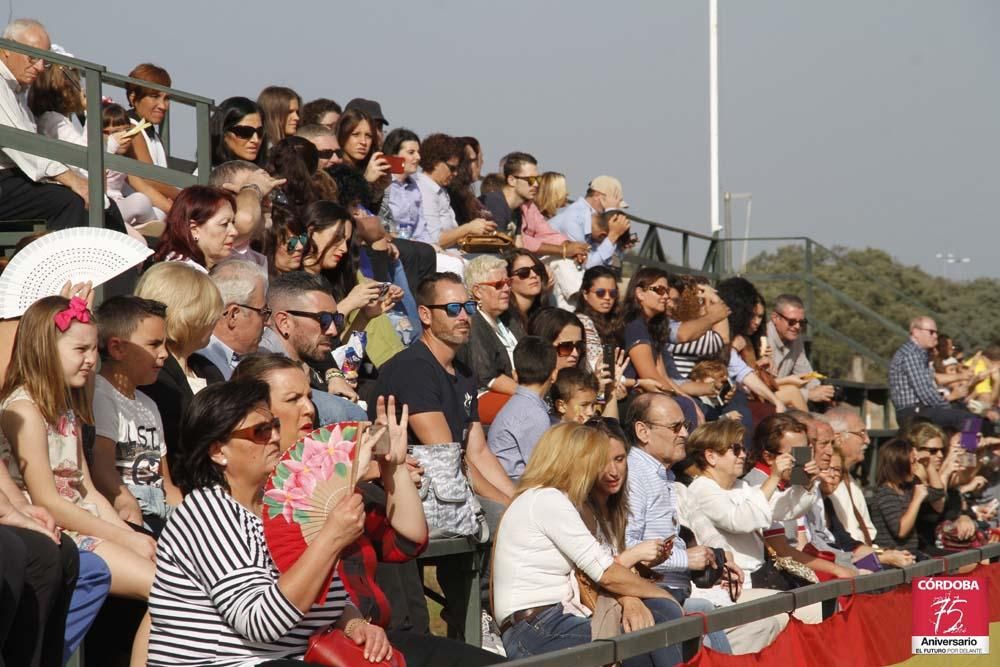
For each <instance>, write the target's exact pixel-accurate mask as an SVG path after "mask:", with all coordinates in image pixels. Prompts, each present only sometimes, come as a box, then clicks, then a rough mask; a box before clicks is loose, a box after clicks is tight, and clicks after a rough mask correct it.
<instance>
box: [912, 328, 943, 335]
mask: <svg viewBox="0 0 1000 667" xmlns="http://www.w3.org/2000/svg"><path fill="white" fill-rule="evenodd" d="M913 328H914V329H920V330H921V331H926V332H927V333H929V334H930V335H932V336H937V335H938V331H937V329H925V328H924V327H913Z"/></svg>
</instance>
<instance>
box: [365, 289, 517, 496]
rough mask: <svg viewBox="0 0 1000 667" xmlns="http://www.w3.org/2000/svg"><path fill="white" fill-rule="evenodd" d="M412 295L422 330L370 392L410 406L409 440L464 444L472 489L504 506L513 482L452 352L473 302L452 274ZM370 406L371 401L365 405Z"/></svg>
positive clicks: (466, 373) (465, 336)
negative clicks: (492, 445) (492, 448)
mask: <svg viewBox="0 0 1000 667" xmlns="http://www.w3.org/2000/svg"><path fill="white" fill-rule="evenodd" d="M416 298H417V305H418V308H417V309H418V311H419V313H420V321H421V323H422V324H423V325H424V333H423V335H422V336H421V337H420V339H419V340H417V341H415V342H414V343H413V344H412V345H410V347H408V348H407V349H405V350H403V351H402V352H400V353H399V354H397V355H396V356H395V357H393V358H392V359H390V360H389V361H388V362H387V363H386V364H385V365H384V366H382V368H381V369H380V370H379V377H378V381H377V383H376V385H375V395H376V396H395V397H396V405H398V406H400V407H402V405H403V404H404V403H405V404H406V405H407V406H409V410H410V442H412V443H420V444H424V445H430V444H439V443H444V442H459V443H463V444H464V445H465V458H466V462H467V463H468V469H469V475H470V481H471V482H472V485H473V488H474V489H475V490H476V493H477V494H478V495H480V496H482V497H485V498H487V499H489V500H492V501H494V502H496V503H500V504H501V505H507V504H508V503H509V502H510V500H511V498H512V497H513V495H514V483H513V482H511V481H510V478H509V477H507V474H506V473H505V472H504V470H503V467H502V466H501V465H500V462H499V461H497V458H496V456H495V455H494V454H493V452H492V451H490V449H489V447H488V446H487V444H486V435H485V433H484V432H483V427H482V425H481V424H480V423H479V406H478V402H477V400H476V386H477V385H476V377H475V375H474V374H473V373H472V371H471V370H470V369H469V368H468V367H467V366H465V365H464V364H462V363H461V362H460V361H457V360H456V359H455V350H457V349H458V347H459V346H461V345H462V344H464V343H465V342H467V341H468V340H469V331H470V318H471V315H470V314H469V312H468V311H467V310H465V309H464V306H465V304H472V305H471V306H469V310H471V311H472V312H473V313H474V312H475V302H474V301H471V300H470V299H469V294H468V292H466V290H465V286H464V285H463V284H462V280H461V279H460V278H459V277H458V276H457V275H455V274H454V273H435V274H433V275H431V276H430V277H429V278H427V279H426V280H424V281H423V282H421V283H420V286H419V287H418V288H417V293H416ZM456 311H457V312H456ZM452 313H455V314H452ZM374 406H375V401H372V402H371V403H370V404H369V407H370V409H371V410H374ZM372 416H373V417H374V414H373V415H372ZM488 514H489V512H488Z"/></svg>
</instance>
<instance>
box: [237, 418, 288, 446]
mask: <svg viewBox="0 0 1000 667" xmlns="http://www.w3.org/2000/svg"><path fill="white" fill-rule="evenodd" d="M280 430H281V420H280V419H278V418H277V417H271V419H269V420H268V421H263V422H261V423H259V424H254V425H253V426H247V427H246V428H241V429H237V430H235V431H233V432H232V433H230V434H229V438H230V439H232V438H241V439H243V440H249V441H251V442H253V443H255V444H258V445H266V444H267V443H269V442H271V434H272V433H274V432H275V431H280Z"/></svg>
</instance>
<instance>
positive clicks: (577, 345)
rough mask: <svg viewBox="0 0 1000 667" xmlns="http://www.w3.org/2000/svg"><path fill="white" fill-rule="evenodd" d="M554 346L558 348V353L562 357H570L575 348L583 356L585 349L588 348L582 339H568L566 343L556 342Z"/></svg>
mask: <svg viewBox="0 0 1000 667" xmlns="http://www.w3.org/2000/svg"><path fill="white" fill-rule="evenodd" d="M553 347H555V348H556V354H558V355H559V356H560V357H568V356H569V355H571V354H573V350H576V351H577V353H579V354H580V356H583V352H584V350H586V349H587V344H586V343H584V342H583V341H582V340H575V341H574V340H568V341H566V342H564V343H556V344H555V345H553Z"/></svg>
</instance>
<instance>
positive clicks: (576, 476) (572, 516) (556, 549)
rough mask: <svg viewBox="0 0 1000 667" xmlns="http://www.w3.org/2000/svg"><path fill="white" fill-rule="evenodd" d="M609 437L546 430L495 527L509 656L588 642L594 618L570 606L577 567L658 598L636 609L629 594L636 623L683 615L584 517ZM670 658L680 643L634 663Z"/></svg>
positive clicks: (611, 589) (497, 585)
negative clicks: (596, 533)
mask: <svg viewBox="0 0 1000 667" xmlns="http://www.w3.org/2000/svg"><path fill="white" fill-rule="evenodd" d="M609 450H610V442H609V440H608V436H607V435H605V434H604V433H602V432H601V431H599V430H597V429H595V428H591V427H589V426H584V425H581V424H574V423H564V424H559V425H558V426H554V427H553V428H551V429H549V430H548V431H546V433H545V435H543V436H542V438H541V440H539V442H538V445H537V446H536V447H535V450H534V452H533V453H532V455H531V460H530V461H529V462H528V467H527V468H526V469H525V471H524V475H523V476H522V477H521V482H520V484H519V486H518V489H517V493H516V494H515V497H514V501H513V502H512V503H511V504H510V506H509V507H508V508H507V511H506V512H505V513H504V516H503V519H502V520H501V522H500V526H499V528H498V530H497V536H496V546H495V551H494V555H493V584H494V585H493V591H494V599H493V608H494V611H495V612H496V617H497V619H499V620H500V630H501V633H502V635H503V643H504V648H505V649H506V651H507V657H508V658H512V659H516V658H522V657H526V656H530V655H537V654H540V653H545V652H547V651H556V650H559V649H563V648H567V647H570V646H577V645H580V644H586V643H588V642H589V641H590V640H591V622H590V619H589V618H587V617H586V616H585V615H583V612H582V611H581V610H577V609H573V608H572V607H571V608H567V607H565V606H564V602H566V601H568V600H571V599H572V597H573V588H572V583H571V579H572V578H573V577H574V576H575V574H574V570H579V571H581V572H582V573H584V574H586V575H587V576H588V577H589V578H590V579H591V580H592V581H594V582H595V583H596V584H597V585H598V586H600V588H602V589H603V590H605V591H607V592H608V593H610V594H612V595H618V596H627V598H637V599H638V600H640V601H647V602H654V603H655V604H653V605H650V606H651V607H654V608H655V609H656V611H657V612H658V613H656V614H655V615H654V614H652V613H649V612H647V613H645V614H642V613H635V612H636V611H641V610H639V607H643V608H645V605H642V604H638V605H636V604H635V602H634V601H630V600H628V599H627V598H626V600H625V602H624V603H623V610H624V608H625V607H626V606H627V607H629V611H628V614H629V617H630V618H635V619H636V622H635V624H634V625H630V627H629V629H630V630H637V629H640V628H641V627H647V626H649V625H652V624H653V623H654V621H655V622H661V621H665V620H668V619H671V618H680V616H681V613H682V612H681V609H680V606H679V605H677V603H676V601H675V600H674V598H673V597H672V596H671V595H670V593H668V592H667V591H665V590H663V589H662V588H660V587H659V586H657V585H656V584H654V583H652V582H650V581H646V580H645V579H643V578H641V577H639V576H638V575H637V574H635V573H633V572H632V571H631V570H629V569H628V568H626V567H625V566H623V565H621V564H619V563H617V562H616V561H615V558H614V555H613V553H612V551H611V550H610V549H608V548H606V547H605V546H602V545H601V544H600V543H599V542H598V541H597V540H596V539H595V538H594V536H593V535H592V534H591V532H590V530H588V528H587V526H586V524H585V523H584V521H583V518H582V517H581V511H583V510H584V508H585V507H586V506H587V502H588V499H589V498H590V494H591V492H592V490H593V488H594V485H595V484H596V483H597V480H598V478H599V476H600V475H601V473H602V471H603V470H604V469H605V468H606V467H607V465H608V458H609ZM650 661H652V664H654V665H657V666H658V665H668V664H676V663H678V662H680V661H681V654H680V648H679V647H677V646H670V647H666V648H661V649H657V650H656V651H654V652H652V653H651V654H649V655H648V656H637V657H635V658H630V659H628V660H626V661H625V664H626V665H631V664H637V665H638V664H651V662H650Z"/></svg>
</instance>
